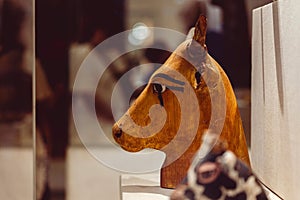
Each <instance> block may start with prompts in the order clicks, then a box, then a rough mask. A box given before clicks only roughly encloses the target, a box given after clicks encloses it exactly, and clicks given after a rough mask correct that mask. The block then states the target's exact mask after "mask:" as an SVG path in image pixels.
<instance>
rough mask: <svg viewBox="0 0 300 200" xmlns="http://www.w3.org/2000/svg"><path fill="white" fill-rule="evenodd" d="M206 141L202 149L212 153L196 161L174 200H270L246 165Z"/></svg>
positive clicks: (176, 192)
mask: <svg viewBox="0 0 300 200" xmlns="http://www.w3.org/2000/svg"><path fill="white" fill-rule="evenodd" d="M205 137H206V136H205ZM207 140H211V138H209V137H207V138H206V139H204V141H203V145H206V147H203V148H204V149H205V148H206V149H208V150H209V153H208V154H206V156H205V157H204V158H202V159H200V161H199V157H197V156H196V157H195V159H194V161H193V163H194V166H193V164H192V167H191V168H190V169H189V172H188V176H187V178H186V179H185V181H183V183H182V184H180V185H179V186H178V187H177V188H176V190H175V191H174V192H173V194H172V195H171V200H209V199H214V200H267V199H268V198H267V196H266V194H265V192H264V190H263V188H262V186H261V184H260V183H259V181H258V179H257V177H256V176H255V175H254V174H253V173H252V172H251V169H250V168H249V167H248V166H247V165H246V164H245V163H243V162H242V161H241V160H240V159H238V158H237V157H236V156H235V154H234V153H233V152H232V151H229V150H226V147H225V146H226V145H224V143H221V142H215V143H214V146H213V148H209V147H210V145H212V142H211V141H210V142H208V141H207ZM212 141H214V140H212ZM210 149H211V150H210ZM202 150H203V149H202ZM200 157H201V156H200ZM197 160H198V162H197Z"/></svg>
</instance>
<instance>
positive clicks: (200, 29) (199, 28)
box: [193, 15, 207, 47]
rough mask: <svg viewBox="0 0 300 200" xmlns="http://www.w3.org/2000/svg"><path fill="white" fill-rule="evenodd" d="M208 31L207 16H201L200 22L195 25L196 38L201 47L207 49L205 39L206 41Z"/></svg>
mask: <svg viewBox="0 0 300 200" xmlns="http://www.w3.org/2000/svg"><path fill="white" fill-rule="evenodd" d="M206 29H207V19H206V17H205V16H203V15H200V17H199V18H198V21H197V23H196V25H195V31H194V37H193V39H194V40H196V41H197V42H198V43H200V44H201V46H203V47H205V39H206Z"/></svg>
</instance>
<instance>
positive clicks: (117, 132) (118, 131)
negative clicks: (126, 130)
mask: <svg viewBox="0 0 300 200" xmlns="http://www.w3.org/2000/svg"><path fill="white" fill-rule="evenodd" d="M122 133H123V131H122V129H121V128H120V129H118V130H117V131H116V132H115V136H116V137H117V138H120V137H121V136H122Z"/></svg>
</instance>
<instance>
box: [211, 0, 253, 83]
mask: <svg viewBox="0 0 300 200" xmlns="http://www.w3.org/2000/svg"><path fill="white" fill-rule="evenodd" d="M212 4H215V5H218V6H220V7H221V8H222V9H223V20H224V61H223V63H224V66H223V68H224V69H225V71H226V72H227V73H228V76H229V77H230V78H231V82H232V84H233V86H235V87H245V88H250V85H251V84H250V77H251V54H250V36H249V31H248V20H247V12H246V6H245V1H244V0H226V1H220V0H212Z"/></svg>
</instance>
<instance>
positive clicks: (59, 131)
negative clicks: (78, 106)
mask: <svg viewBox="0 0 300 200" xmlns="http://www.w3.org/2000/svg"><path fill="white" fill-rule="evenodd" d="M269 2H271V0H224V1H221V0H164V1H160V0H151V1H150V0H143V1H141V0H110V1H98V0H35V4H33V1H31V0H26V1H23V0H0V12H1V13H0V16H1V18H0V110H1V113H0V165H1V166H0V177H2V178H0V181H1V183H0V184H2V185H6V187H4V186H3V187H2V185H0V188H1V189H0V197H2V196H3V198H1V199H8V198H4V197H7V196H5V195H10V196H9V197H14V198H9V199H19V198H20V196H18V195H17V194H15V193H14V192H13V190H15V189H16V188H19V189H20V190H22V191H24V193H22V192H21V193H20V194H23V197H24V195H25V196H26V195H27V196H28V197H30V195H33V194H32V193H31V192H30V191H32V190H31V189H32V187H33V185H34V183H33V180H31V179H30V175H33V172H36V185H37V186H36V197H37V199H75V198H74V197H75V196H77V197H78V195H75V194H78V193H80V192H82V193H84V192H88V191H89V190H88V189H82V190H80V189H78V188H83V187H85V188H86V187H89V184H95V185H97V184H98V185H99V184H100V185H101V183H98V182H89V181H90V179H88V178H86V177H88V176H85V178H86V179H84V180H86V182H84V183H82V185H80V184H79V185H76V184H75V183H76V181H78V180H80V179H81V180H82V177H78V179H76V178H74V177H75V176H76V173H75V172H77V171H76V170H78V168H76V169H75V168H74V166H78V167H80V164H82V162H84V158H82V157H80V156H81V154H80V153H79V154H76V152H77V150H78V149H82V144H81V142H80V140H79V139H78V136H77V133H76V130H75V129H74V124H73V120H72V117H71V98H72V94H73V95H74V94H75V95H78V96H80V98H83V99H84V98H85V97H86V96H88V95H90V93H89V86H88V85H87V84H86V85H83V86H82V88H83V89H81V90H74V91H73V84H74V79H75V76H76V73H77V70H78V68H79V67H80V64H81V63H82V61H83V60H84V58H85V57H86V56H87V55H88V53H89V52H90V51H91V50H92V49H93V48H94V47H95V46H96V45H97V44H99V43H101V42H102V41H104V40H105V39H107V38H109V37H110V36H113V35H115V34H117V33H120V32H122V31H125V30H128V29H133V31H132V35H130V37H129V38H128V41H124V43H123V44H120V48H125V49H126V48H128V46H141V47H143V46H149V45H151V44H159V45H160V46H161V47H165V46H168V47H171V48H175V47H176V46H177V45H178V44H179V43H180V42H181V41H177V39H176V38H169V37H168V36H162V37H160V38H159V39H156V40H154V39H153V38H154V37H153V36H151V33H149V29H148V27H164V28H169V29H173V30H177V31H179V32H181V33H184V34H187V33H188V31H189V29H190V28H191V27H192V26H194V24H195V22H196V19H197V18H198V16H199V14H204V15H206V16H207V17H208V33H207V46H208V51H209V53H210V54H211V55H212V56H213V57H214V58H215V59H216V60H217V61H218V62H219V63H220V64H221V66H222V67H223V68H224V70H225V71H226V73H227V75H228V77H229V78H230V80H231V82H232V84H233V87H234V90H235V92H236V95H237V99H238V103H239V107H240V112H241V115H242V118H243V123H244V128H245V132H246V137H247V141H248V145H249V147H251V144H250V137H251V136H250V105H251V102H250V99H251V97H250V87H251V83H250V76H251V55H250V52H251V49H250V48H251V47H250V42H251V23H252V22H251V11H252V9H253V8H256V7H258V6H261V5H264V4H266V3H269ZM34 30H35V31H34ZM111 51H112V53H111V54H112V55H114V53H115V51H118V50H117V49H113V50H111ZM168 55H169V52H165V51H160V50H153V49H146V48H145V49H144V50H138V51H133V52H130V53H127V54H125V55H123V56H121V57H120V58H118V59H117V60H115V61H114V62H113V63H112V64H111V66H109V68H108V70H106V71H105V74H104V76H103V77H102V78H101V80H100V82H99V86H98V89H97V94H96V110H97V114H98V117H99V121H100V123H101V125H102V126H103V127H105V128H104V129H105V131H106V134H107V137H108V138H110V137H111V136H110V130H111V125H112V124H113V123H114V120H113V118H112V114H111V110H110V109H108V108H110V96H111V93H112V89H113V87H114V84H115V83H116V81H117V80H118V79H119V78H120V77H121V76H122V75H123V74H124V73H125V72H127V71H129V70H130V69H132V68H133V67H135V66H137V65H140V64H144V63H154V62H156V63H163V62H164V61H165V59H166V58H167V57H168ZM103 59H105V58H103ZM34 66H35V68H34ZM153 70H154V68H149V69H145V70H143V71H140V72H139V73H137V74H136V75H135V76H134V77H131V79H130V87H135V85H136V84H137V83H138V82H139V81H143V80H146V79H147V78H149V76H150V74H151V73H152V72H153ZM33 75H34V76H33ZM32 84H33V85H34V87H32ZM32 88H33V89H34V90H32ZM72 92H73V93H72ZM138 93H139V91H137V92H136V94H135V96H137V95H138ZM32 96H33V97H34V98H32ZM120 101H122V99H120ZM32 105H34V107H32ZM33 109H35V110H34V111H35V112H32V110H33ZM86 109H88V108H86ZM32 124H33V126H32ZM32 127H34V128H32ZM33 130H35V131H34V132H35V134H34V137H35V138H36V140H35V144H36V154H35V155H36V157H35V158H34V157H33V156H32V155H33V152H32V151H33V149H32V145H33V142H32V141H33V135H32V133H33ZM89 143H90V145H101V146H105V145H106V143H105V140H103V141H95V140H94V138H92V137H91V139H90V141H89ZM74 152H75V153H74ZM8 154H9V155H10V156H4V155H8ZM84 155H85V154H84ZM16 160H18V162H15V161H16ZM33 160H36V163H35V165H34V166H33V165H32V161H33ZM3 163H10V164H11V165H13V166H15V167H16V168H10V167H8V164H3ZM30 163H31V164H30ZM19 166H26V167H25V169H24V167H23V169H19V168H21V167H19ZM18 167H19V168H18ZM34 167H35V168H36V169H34ZM72 167H73V168H72ZM83 171H84V169H83ZM18 173H20V174H18ZM12 174H14V175H12ZM24 174H26V175H25V176H24ZM77 175H78V174H77ZM20 178H22V180H27V179H28V180H30V181H31V182H32V184H28V185H27V186H28V187H27V186H26V187H24V186H22V187H21V186H18V184H15V182H19V183H20V184H21V183H22V181H21V179H20ZM7 181H8V182H9V183H11V181H13V183H11V184H5V183H7ZM93 181H95V180H94V179H93ZM29 183H30V182H29ZM4 188H6V189H4ZM10 188H13V189H10ZM6 191H7V192H6ZM26 191H27V192H26ZM27 196H26V197H27ZM79 196H80V195H79ZM21 197H22V196H21ZM23 199H27V198H23ZM77 199H80V198H79V197H78V198H77ZM91 199H92V198H91Z"/></svg>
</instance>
